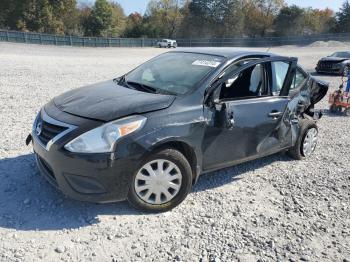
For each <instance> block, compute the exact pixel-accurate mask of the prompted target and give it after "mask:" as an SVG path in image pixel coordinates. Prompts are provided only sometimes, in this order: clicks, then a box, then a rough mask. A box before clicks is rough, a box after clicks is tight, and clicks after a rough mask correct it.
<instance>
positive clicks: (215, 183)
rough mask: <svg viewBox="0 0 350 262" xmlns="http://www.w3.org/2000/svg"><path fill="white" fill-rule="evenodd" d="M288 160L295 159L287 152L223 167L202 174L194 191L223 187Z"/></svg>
mask: <svg viewBox="0 0 350 262" xmlns="http://www.w3.org/2000/svg"><path fill="white" fill-rule="evenodd" d="M288 161H293V159H291V158H290V157H288V156H287V155H285V154H281V153H278V154H275V155H272V156H268V157H264V158H260V159H257V160H253V161H249V162H246V163H243V164H239V165H236V166H233V167H229V168H225V169H221V170H218V171H215V172H210V173H207V174H204V175H201V176H200V178H199V180H198V183H197V184H196V186H195V187H194V189H193V191H194V192H200V191H205V190H209V189H213V188H216V187H221V186H223V185H225V184H228V183H232V182H235V181H238V180H240V179H242V178H243V176H244V174H245V173H248V172H252V171H255V170H258V169H260V168H263V167H265V166H268V165H270V164H272V163H274V162H288Z"/></svg>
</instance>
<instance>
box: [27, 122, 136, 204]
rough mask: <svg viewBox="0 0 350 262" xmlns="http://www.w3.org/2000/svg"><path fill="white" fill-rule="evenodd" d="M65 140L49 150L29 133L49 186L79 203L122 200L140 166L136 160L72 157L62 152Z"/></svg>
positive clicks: (104, 156) (113, 155) (105, 155)
mask: <svg viewBox="0 0 350 262" xmlns="http://www.w3.org/2000/svg"><path fill="white" fill-rule="evenodd" d="M72 117H73V116H72ZM74 117H75V116H74ZM78 129H79V128H78ZM67 136H69V135H68V134H67ZM67 139H68V138H66V137H62V138H61V139H60V140H58V141H56V142H55V143H53V144H52V145H51V146H50V148H49V149H48V148H47V147H45V146H43V145H42V143H40V140H39V138H38V137H37V136H36V134H34V132H33V133H32V142H33V149H34V152H35V155H36V160H37V166H38V169H39V171H40V173H41V174H42V175H43V176H44V177H45V178H46V179H47V180H48V182H50V184H52V185H53V186H54V187H56V188H57V189H59V190H60V191H62V192H63V193H64V194H65V195H67V196H68V197H70V198H73V199H76V200H80V201H88V202H95V203H106V202H116V201H123V200H125V199H126V198H127V194H128V191H129V185H130V181H131V177H132V174H133V173H134V172H135V171H136V168H137V167H138V164H139V160H138V158H137V156H136V155H134V156H133V157H129V156H127V155H125V156H123V157H121V158H117V157H115V154H113V153H112V154H111V153H105V154H76V153H71V152H69V151H67V150H65V149H64V145H65V144H66V143H67V142H68V140H67Z"/></svg>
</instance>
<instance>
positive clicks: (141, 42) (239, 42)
mask: <svg viewBox="0 0 350 262" xmlns="http://www.w3.org/2000/svg"><path fill="white" fill-rule="evenodd" d="M159 40H160V39H151V38H104V37H79V36H62V35H50V34H40V33H30V32H17V31H7V30H0V41H6V42H16V43H29V44H42V45H60V46H64V45H65V46H87V47H155V46H157V42H158V41H159ZM331 40H332V41H341V42H350V33H343V34H324V35H309V36H288V37H260V38H210V39H204V38H194V39H177V43H178V46H179V47H242V46H245V47H270V46H281V45H309V44H311V43H313V42H316V41H331Z"/></svg>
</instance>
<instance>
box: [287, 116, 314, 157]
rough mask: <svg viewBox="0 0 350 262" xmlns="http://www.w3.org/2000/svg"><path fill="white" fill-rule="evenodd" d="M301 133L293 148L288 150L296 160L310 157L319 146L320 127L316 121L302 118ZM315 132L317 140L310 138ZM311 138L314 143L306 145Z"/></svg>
mask: <svg viewBox="0 0 350 262" xmlns="http://www.w3.org/2000/svg"><path fill="white" fill-rule="evenodd" d="M299 125H300V133H299V137H298V139H297V141H296V143H295V145H294V147H292V148H291V149H289V151H288V155H289V156H290V157H292V158H294V159H296V160H303V159H305V158H307V157H309V156H310V155H311V154H312V153H313V152H314V151H315V149H316V146H317V136H318V128H317V125H316V122H315V121H313V120H310V119H302V120H301V121H300V124H299ZM313 132H316V134H314V138H315V140H313V139H312V138H310V136H311V135H312V133H313ZM309 139H311V140H312V143H311V144H310V147H306V148H305V147H304V145H305V144H306V142H307V140H309Z"/></svg>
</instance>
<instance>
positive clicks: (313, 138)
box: [303, 128, 318, 157]
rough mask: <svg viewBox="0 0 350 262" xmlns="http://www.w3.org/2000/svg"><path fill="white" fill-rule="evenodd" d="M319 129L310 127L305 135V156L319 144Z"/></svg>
mask: <svg viewBox="0 0 350 262" xmlns="http://www.w3.org/2000/svg"><path fill="white" fill-rule="evenodd" d="M317 136H318V131H317V129H316V128H310V129H309V130H308V131H307V133H306V136H305V139H304V143H303V155H304V156H305V157H308V156H310V155H311V154H312V153H313V152H314V151H315V148H316V145H317Z"/></svg>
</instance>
